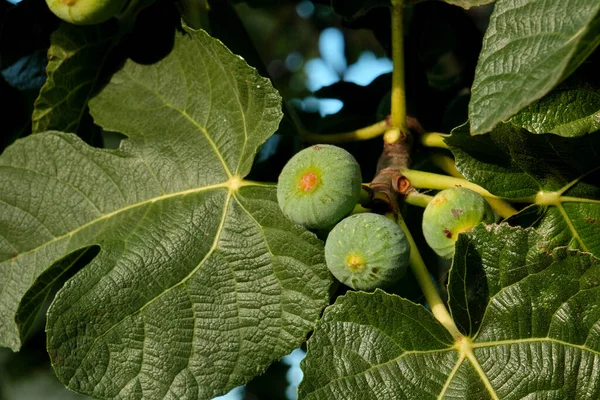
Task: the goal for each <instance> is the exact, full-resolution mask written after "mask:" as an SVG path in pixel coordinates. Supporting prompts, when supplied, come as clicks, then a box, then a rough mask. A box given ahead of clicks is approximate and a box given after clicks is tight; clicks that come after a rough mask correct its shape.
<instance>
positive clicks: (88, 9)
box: [46, 0, 129, 25]
mask: <svg viewBox="0 0 600 400" xmlns="http://www.w3.org/2000/svg"><path fill="white" fill-rule="evenodd" d="M128 1H129V0H46V3H47V4H48V7H49V8H50V11H52V12H53V13H54V14H55V15H56V16H57V17H59V18H60V19H62V20H63V21H66V22H69V23H71V24H75V25H92V24H99V23H101V22H104V21H107V20H108V19H110V18H112V17H114V16H115V15H117V14H118V13H119V12H120V11H121V10H122V9H123V8H124V7H125V5H126V4H127V2H128Z"/></svg>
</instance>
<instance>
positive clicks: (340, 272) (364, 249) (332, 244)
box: [325, 213, 410, 290]
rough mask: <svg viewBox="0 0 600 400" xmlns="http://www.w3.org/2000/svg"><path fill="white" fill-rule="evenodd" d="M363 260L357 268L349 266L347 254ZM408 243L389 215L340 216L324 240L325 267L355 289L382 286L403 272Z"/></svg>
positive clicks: (408, 250) (406, 260) (394, 280)
mask: <svg viewBox="0 0 600 400" xmlns="http://www.w3.org/2000/svg"><path fill="white" fill-rule="evenodd" d="M353 255H355V256H359V257H362V259H363V260H364V266H363V267H362V269H361V270H360V271H352V270H351V269H350V268H349V267H348V260H349V256H353ZM409 258H410V244H409V242H408V239H407V238H406V235H405V234H404V232H403V231H402V229H400V227H399V226H398V225H397V224H396V223H394V222H393V221H391V220H389V219H388V218H386V217H384V216H382V215H379V214H372V213H364V214H354V215H351V216H349V217H348V218H345V219H343V220H342V221H341V222H340V223H339V224H337V225H336V226H335V227H334V228H333V230H332V231H331V232H330V233H329V236H328V237H327V241H326V242H325V261H326V262H327V267H328V268H329V270H330V271H331V273H332V274H333V276H335V277H336V279H338V280H339V281H340V282H342V283H343V284H344V285H346V286H349V287H351V288H352V289H355V290H373V289H375V288H385V287H388V286H390V285H392V284H394V283H396V282H398V280H400V278H402V277H403V276H404V274H405V273H406V270H407V268H408V265H409Z"/></svg>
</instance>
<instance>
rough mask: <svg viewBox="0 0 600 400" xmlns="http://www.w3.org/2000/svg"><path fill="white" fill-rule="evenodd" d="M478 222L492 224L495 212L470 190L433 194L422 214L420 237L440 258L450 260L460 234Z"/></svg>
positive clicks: (447, 190)
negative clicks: (421, 235)
mask: <svg viewBox="0 0 600 400" xmlns="http://www.w3.org/2000/svg"><path fill="white" fill-rule="evenodd" d="M480 222H483V223H486V224H490V223H492V222H494V212H493V211H492V208H491V207H490V205H489V204H488V202H487V201H485V199H484V198H483V197H482V196H481V195H479V194H478V193H475V192H474V191H472V190H470V189H465V188H451V189H445V190H442V191H441V192H439V193H438V194H436V195H435V196H434V197H433V199H432V200H431V201H430V202H429V204H428V205H427V207H426V208H425V212H424V213H423V235H424V236H425V240H426V241H427V244H428V245H429V247H431V248H432V249H433V250H434V251H435V252H436V253H437V254H438V255H439V256H440V257H444V258H452V256H453V255H454V243H455V242H456V240H457V239H458V234H459V233H461V232H469V231H470V230H471V229H473V228H474V227H475V225H477V224H479V223H480Z"/></svg>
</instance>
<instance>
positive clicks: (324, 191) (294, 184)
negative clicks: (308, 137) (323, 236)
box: [277, 144, 362, 229]
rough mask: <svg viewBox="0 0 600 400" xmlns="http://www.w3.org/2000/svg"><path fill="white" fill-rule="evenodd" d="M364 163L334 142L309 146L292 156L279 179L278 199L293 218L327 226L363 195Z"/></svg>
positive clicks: (298, 221) (300, 221)
mask: <svg viewBox="0 0 600 400" xmlns="http://www.w3.org/2000/svg"><path fill="white" fill-rule="evenodd" d="M361 185H362V178H361V174H360V166H359V165H358V163H357V162H356V160H355V159H354V157H352V155H351V154H350V153H348V152H347V151H346V150H344V149H342V148H340V147H336V146H332V145H323V144H321V145H316V146H311V147H309V148H306V149H304V150H302V151H300V152H299V153H297V154H296V155H294V157H292V158H291V159H290V161H288V163H287V164H286V165H285V167H284V168H283V170H282V171H281V174H280V175H279V181H278V182H277V201H278V202H279V207H280V208H281V210H282V211H283V213H284V214H285V215H286V216H287V217H288V218H289V219H291V220H292V221H294V222H296V223H298V224H301V225H304V226H306V227H307V228H311V229H327V228H331V227H332V226H333V225H335V224H336V223H337V222H338V221H339V220H341V219H342V218H344V217H345V216H346V215H348V213H350V212H351V211H352V209H353V208H354V206H355V205H356V203H357V202H358V200H359V197H360V187H361Z"/></svg>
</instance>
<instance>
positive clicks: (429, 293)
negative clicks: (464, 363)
mask: <svg viewBox="0 0 600 400" xmlns="http://www.w3.org/2000/svg"><path fill="white" fill-rule="evenodd" d="M396 223H397V224H398V226H400V228H401V229H402V230H403V231H404V233H405V234H406V237H407V239H408V242H409V243H410V260H409V262H410V268H411V270H412V272H413V274H414V275H415V277H416V278H417V282H418V283H419V287H420V288H421V291H422V292H423V295H425V299H426V300H427V302H428V303H429V307H430V308H431V312H432V313H433V316H434V317H435V319H437V320H438V321H439V322H440V324H442V325H443V326H444V327H445V328H446V329H447V330H448V332H450V334H451V335H452V337H453V338H454V339H455V340H458V339H460V338H462V337H463V334H462V333H460V331H459V330H458V328H457V327H456V324H455V323H454V320H453V319H452V316H450V313H449V312H448V310H447V309H446V306H445V305H444V302H443V301H442V298H441V297H440V294H439V293H438V291H437V289H436V288H435V286H434V284H433V282H432V280H431V277H430V275H429V271H428V269H427V266H426V265H425V261H423V257H421V253H420V252H419V248H418V247H417V244H416V243H415V240H414V239H413V237H412V235H411V234H410V231H409V230H408V226H406V223H405V222H404V219H403V218H402V215H400V214H398V216H397V218H396Z"/></svg>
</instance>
